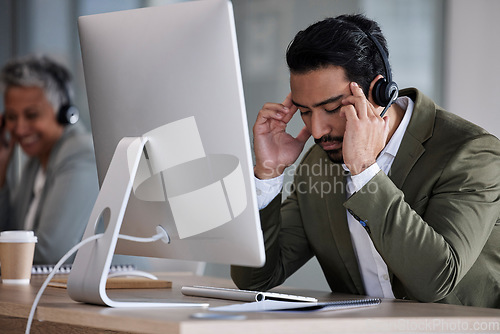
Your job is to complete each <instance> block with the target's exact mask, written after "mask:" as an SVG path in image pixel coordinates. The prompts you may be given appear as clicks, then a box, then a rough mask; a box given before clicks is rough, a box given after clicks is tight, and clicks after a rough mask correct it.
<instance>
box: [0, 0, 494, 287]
mask: <svg viewBox="0 0 500 334" xmlns="http://www.w3.org/2000/svg"><path fill="white" fill-rule="evenodd" d="M173 2H181V1H178V0H177V1H174V0H71V1H67V0H0V64H2V65H3V64H4V63H5V62H6V61H7V60H8V59H10V58H12V57H17V56H23V55H27V54H33V53H36V54H47V55H49V56H51V57H53V58H54V59H56V60H58V61H60V62H62V63H63V64H65V65H66V66H68V67H69V68H70V70H71V71H72V72H73V74H74V79H75V80H74V81H75V100H74V104H75V105H76V106H77V107H78V108H79V109H80V112H81V119H82V121H83V122H84V123H85V125H86V126H87V128H89V129H90V121H89V113H88V105H87V96H86V91H85V81H84V77H83V67H82V61H81V53H80V44H79V39H78V30H77V18H78V17H79V16H82V15H91V14H97V13H105V12H112V11H119V10H127V9H134V8H140V7H149V6H161V5H166V4H169V3H173ZM232 2H233V6H234V15H235V22H236V32H237V38H238V45H239V52H240V59H241V67H242V77H243V87H244V94H245V99H246V108H247V114H248V123H249V127H252V125H253V122H254V120H255V118H256V115H257V113H258V111H259V110H260V108H261V106H262V105H263V104H264V103H265V102H281V101H282V100H283V99H284V97H285V96H286V95H287V94H288V92H289V84H288V78H289V75H288V70H287V67H286V64H285V60H284V56H285V49H286V47H287V45H288V43H289V42H290V41H291V39H292V38H293V37H294V35H295V34H296V33H297V32H298V31H299V30H302V29H304V28H306V27H307V26H308V25H310V24H312V23H314V22H316V21H318V20H321V19H323V18H325V17H327V16H336V15H340V14H345V13H363V14H365V15H367V16H368V17H370V18H372V19H374V20H376V21H378V22H379V24H380V25H381V27H382V30H383V32H384V34H385V36H386V38H387V40H388V44H389V50H390V57H389V58H390V62H391V66H392V70H393V80H394V81H396V82H397V83H398V85H399V87H400V88H404V87H417V88H418V89H420V90H421V91H423V92H424V93H425V94H426V95H428V96H429V97H431V98H432V99H434V101H435V102H436V103H437V104H439V105H441V106H442V107H444V108H446V109H447V110H449V111H451V112H453V113H456V114H458V115H460V116H462V117H464V118H466V119H469V120H471V121H472V122H474V123H476V124H478V125H480V126H482V127H484V128H485V129H487V130H488V131H490V132H491V133H493V134H495V135H496V136H497V137H498V136H500V110H499V109H500V108H499V106H498V103H497V101H496V94H498V93H499V92H500V83H499V80H498V77H499V75H500V62H499V59H500V42H499V38H498V36H497V34H498V33H499V32H500V21H499V20H498V18H497V16H498V13H500V1H497V0H475V1H469V0H418V1H416V0H308V1H300V0H252V1H249V0H233V1H232ZM0 99H1V97H0ZM0 101H1V102H2V105H3V100H0ZM301 127H302V124H301V121H300V120H299V119H298V117H297V118H294V120H293V121H292V124H291V130H290V131H291V132H292V133H294V132H297V133H298V131H299V129H300V128H301ZM19 164H20V165H21V164H22V157H20V160H19ZM287 177H288V176H287ZM285 182H286V181H285ZM198 273H200V272H199V271H198ZM204 273H205V274H206V275H212V276H221V277H228V276H229V266H223V265H215V264H208V265H207V266H206V267H205V268H204ZM286 284H287V285H292V286H300V287H314V288H321V289H328V286H327V285H326V281H325V280H324V278H323V276H322V274H321V271H320V268H319V265H318V264H317V262H316V261H315V260H311V261H310V262H309V263H308V264H307V265H306V266H305V267H304V268H302V269H301V270H300V271H299V272H297V273H296V274H294V275H293V276H292V277H291V278H290V279H289V280H288V281H287V282H286Z"/></svg>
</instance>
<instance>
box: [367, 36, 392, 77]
mask: <svg viewBox="0 0 500 334" xmlns="http://www.w3.org/2000/svg"><path fill="white" fill-rule="evenodd" d="M361 31H363V32H364V33H365V35H366V36H368V38H369V39H370V40H371V41H372V42H373V44H375V46H376V47H377V49H378V52H379V54H380V56H381V57H382V61H383V63H384V70H385V75H386V80H387V81H388V82H391V81H392V75H391V67H390V65H389V60H388V59H387V54H386V53H385V51H384V48H383V47H382V45H381V44H380V42H379V41H378V40H377V39H376V38H375V37H374V36H373V35H372V34H370V33H369V32H368V31H364V30H361Z"/></svg>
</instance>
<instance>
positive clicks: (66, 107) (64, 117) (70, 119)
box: [53, 74, 80, 125]
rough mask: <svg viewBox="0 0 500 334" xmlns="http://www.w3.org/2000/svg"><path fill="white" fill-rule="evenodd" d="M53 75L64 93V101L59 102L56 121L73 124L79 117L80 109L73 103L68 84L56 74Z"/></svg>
mask: <svg viewBox="0 0 500 334" xmlns="http://www.w3.org/2000/svg"><path fill="white" fill-rule="evenodd" d="M53 77H54V78H55V79H56V82H57V84H58V85H59V87H60V88H61V91H62V92H63V94H64V98H65V102H64V103H63V104H61V106H60V107H59V110H58V111H57V121H58V122H59V123H60V124H62V125H68V124H75V123H76V122H78V120H79V119H80V111H79V110H78V108H76V107H75V106H74V105H73V104H71V98H70V95H69V90H68V86H67V84H66V83H65V82H63V80H62V79H61V78H59V76H58V75H57V74H54V75H53Z"/></svg>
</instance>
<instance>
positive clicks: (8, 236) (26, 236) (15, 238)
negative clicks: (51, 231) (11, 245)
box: [0, 231, 38, 242]
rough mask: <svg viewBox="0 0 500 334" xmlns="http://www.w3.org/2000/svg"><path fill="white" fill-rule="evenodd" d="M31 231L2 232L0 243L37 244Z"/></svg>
mask: <svg viewBox="0 0 500 334" xmlns="http://www.w3.org/2000/svg"><path fill="white" fill-rule="evenodd" d="M37 241H38V238H37V237H35V234H34V233H33V231H3V232H1V233H0V242H37Z"/></svg>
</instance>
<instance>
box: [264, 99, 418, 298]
mask: <svg viewBox="0 0 500 334" xmlns="http://www.w3.org/2000/svg"><path fill="white" fill-rule="evenodd" d="M395 103H396V104H397V105H398V106H400V107H401V108H402V109H403V110H406V112H405V115H404V117H403V119H402V120H401V123H400V124H399V126H398V128H397V129H396V131H395V132H394V134H393V135H392V137H391V140H390V141H389V143H387V145H386V146H385V147H384V149H383V150H382V152H380V154H379V156H378V158H377V160H376V163H374V164H373V165H371V166H370V167H369V168H367V169H366V170H364V171H363V172H362V173H360V174H358V175H354V176H347V184H346V187H347V189H346V190H347V191H346V192H347V197H349V196H351V195H352V194H353V193H355V192H356V191H358V190H360V189H361V188H362V187H363V186H364V185H365V184H367V183H368V182H369V181H370V180H371V179H372V178H373V177H374V176H375V175H376V174H377V173H378V172H379V171H380V170H382V171H383V172H384V173H386V174H388V173H389V170H390V169H391V166H392V163H393V161H394V158H395V157H396V153H397V152H398V149H399V146H400V145H401V140H402V139H403V135H404V133H405V132H406V128H407V127H408V123H409V122H410V118H411V115H412V113H413V107H414V103H413V101H412V100H411V99H410V98H408V97H400V98H398V99H397V100H396V102H395ZM343 168H344V169H345V170H346V171H349V170H348V169H347V167H346V166H345V165H343ZM255 184H256V188H257V202H258V206H259V209H263V208H265V207H266V206H267V205H268V204H269V203H270V202H271V201H272V200H273V199H274V198H275V197H276V196H277V195H278V194H279V192H280V190H281V188H282V186H283V175H280V176H278V177H276V178H274V179H269V180H260V179H257V178H255ZM347 223H348V225H349V231H350V233H351V239H352V244H353V247H354V252H355V254H356V257H357V259H358V264H359V269H360V273H361V278H362V279H363V284H364V287H365V291H366V294H367V295H368V296H372V297H383V298H394V294H393V292H392V286H391V282H390V280H389V272H388V270H387V265H386V264H385V262H384V260H383V259H382V257H381V256H380V254H379V253H378V252H377V250H376V249H375V246H374V245H373V243H372V241H371V239H370V236H369V235H368V234H367V232H366V230H365V228H364V227H363V226H362V225H361V224H360V223H359V222H358V221H357V220H356V219H355V218H354V217H353V216H352V215H351V214H350V213H349V212H347Z"/></svg>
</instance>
